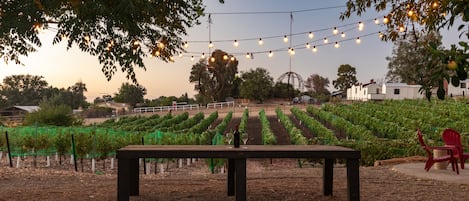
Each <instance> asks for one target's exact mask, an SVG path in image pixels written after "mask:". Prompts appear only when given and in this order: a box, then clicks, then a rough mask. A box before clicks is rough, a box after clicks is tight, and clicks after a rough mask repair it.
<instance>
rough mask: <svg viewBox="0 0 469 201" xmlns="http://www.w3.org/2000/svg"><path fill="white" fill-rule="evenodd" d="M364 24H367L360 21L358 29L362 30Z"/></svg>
mask: <svg viewBox="0 0 469 201" xmlns="http://www.w3.org/2000/svg"><path fill="white" fill-rule="evenodd" d="M364 26H365V25H363V23H362V22H358V30H359V31H362V30H363V27H364Z"/></svg>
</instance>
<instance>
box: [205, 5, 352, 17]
mask: <svg viewBox="0 0 469 201" xmlns="http://www.w3.org/2000/svg"><path fill="white" fill-rule="evenodd" d="M346 7H347V6H329V7H321V8H310V9H304V10H295V11H251V12H212V13H209V14H212V15H261V14H290V13H304V12H313V11H323V10H330V9H337V8H346Z"/></svg>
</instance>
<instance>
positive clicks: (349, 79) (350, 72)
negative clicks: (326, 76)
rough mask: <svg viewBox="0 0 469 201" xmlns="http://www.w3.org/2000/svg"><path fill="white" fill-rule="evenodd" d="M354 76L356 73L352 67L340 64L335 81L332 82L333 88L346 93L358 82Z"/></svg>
mask: <svg viewBox="0 0 469 201" xmlns="http://www.w3.org/2000/svg"><path fill="white" fill-rule="evenodd" d="M356 75H357V71H356V70H355V68H354V67H352V66H351V65H349V64H342V65H340V66H339V68H338V69H337V79H336V80H333V81H332V84H333V85H334V88H336V89H339V90H341V91H346V90H347V89H348V88H350V87H352V85H354V84H356V83H357V82H358V81H357V77H356Z"/></svg>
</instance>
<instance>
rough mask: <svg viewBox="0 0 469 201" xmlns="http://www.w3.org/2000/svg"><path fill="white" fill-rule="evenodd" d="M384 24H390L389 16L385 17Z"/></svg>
mask: <svg viewBox="0 0 469 201" xmlns="http://www.w3.org/2000/svg"><path fill="white" fill-rule="evenodd" d="M383 23H384V24H387V23H389V19H388V17H387V16H384V18H383Z"/></svg>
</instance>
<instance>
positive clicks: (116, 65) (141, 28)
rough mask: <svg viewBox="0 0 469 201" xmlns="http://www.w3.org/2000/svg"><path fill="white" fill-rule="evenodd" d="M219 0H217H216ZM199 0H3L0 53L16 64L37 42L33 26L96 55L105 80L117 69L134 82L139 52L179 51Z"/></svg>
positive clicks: (163, 54) (166, 55) (165, 56)
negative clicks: (52, 32)
mask: <svg viewBox="0 0 469 201" xmlns="http://www.w3.org/2000/svg"><path fill="white" fill-rule="evenodd" d="M219 1H220V2H221V3H223V0H219ZM203 15H204V6H203V2H202V0H147V1H140V0H127V1H112V0H94V1H81V0H57V1H50V0H3V1H0V58H2V59H3V60H4V61H5V62H8V61H13V62H15V63H17V64H21V59H20V57H21V56H28V54H29V53H31V52H34V51H36V50H37V48H38V47H41V45H42V42H41V39H40V38H39V37H38V34H39V30H46V29H49V30H52V31H54V32H55V33H56V34H55V37H54V40H53V43H54V44H56V43H59V42H61V41H65V42H66V43H67V49H70V48H72V46H74V45H76V46H77V47H78V48H79V49H80V50H81V51H83V52H86V53H89V54H90V55H93V56H96V57H97V58H98V60H99V62H100V64H101V65H102V72H103V73H104V75H105V76H106V78H107V79H108V80H110V79H111V78H112V76H113V75H114V74H115V73H116V72H117V71H118V70H119V69H120V70H121V71H122V72H125V73H126V76H127V79H131V80H132V81H133V82H134V83H136V82H137V78H136V75H135V72H134V67H135V66H136V67H139V68H143V69H145V65H144V63H143V58H144V57H147V56H150V55H151V56H153V57H157V58H159V59H161V60H163V61H169V60H170V57H171V56H172V55H174V54H177V53H179V52H183V51H184V49H183V47H182V45H183V41H182V36H184V35H186V34H187V31H186V30H187V28H190V27H192V26H194V25H197V24H200V22H199V20H198V19H199V18H200V17H201V16H203Z"/></svg>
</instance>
